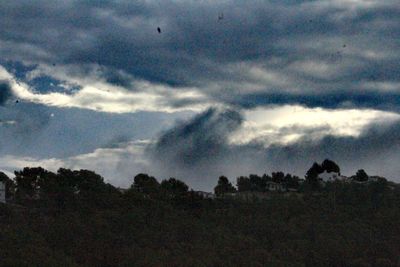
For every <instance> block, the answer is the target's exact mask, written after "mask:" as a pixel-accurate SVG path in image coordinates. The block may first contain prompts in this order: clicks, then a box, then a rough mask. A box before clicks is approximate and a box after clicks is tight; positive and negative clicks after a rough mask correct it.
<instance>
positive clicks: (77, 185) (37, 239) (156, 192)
mask: <svg viewBox="0 0 400 267" xmlns="http://www.w3.org/2000/svg"><path fill="white" fill-rule="evenodd" d="M15 174H16V177H15V179H14V180H13V181H12V180H9V179H8V178H7V177H6V176H5V175H1V179H2V180H3V181H5V182H6V183H7V185H8V187H7V196H8V198H9V200H10V201H9V203H8V204H0V266H29V267H31V266H399V265H398V264H399V263H400V256H399V255H400V224H399V222H400V189H399V188H398V187H397V185H395V184H392V183H389V182H387V181H386V180H384V179H380V180H378V181H376V182H372V183H368V184H359V183H346V182H343V181H334V182H329V183H326V184H325V186H323V187H320V188H318V189H313V187H312V186H309V187H307V186H304V190H300V191H298V192H290V193H278V192H265V194H267V195H268V198H258V197H256V196H255V197H254V198H252V199H250V200H249V199H246V200H243V199H241V198H236V197H233V196H232V195H228V196H227V195H224V194H223V193H222V194H219V195H220V197H218V198H215V199H205V198H202V197H201V196H200V195H198V194H197V193H196V192H194V191H189V190H188V187H187V186H186V185H185V184H184V183H183V182H181V181H179V180H176V179H169V180H164V181H162V182H161V183H159V182H158V181H157V180H156V179H154V178H153V177H150V176H148V175H144V174H140V175H137V176H136V177H135V179H134V183H133V184H132V186H131V187H130V188H129V189H127V190H125V191H123V192H122V190H119V189H118V188H115V187H113V186H112V185H110V184H106V183H104V181H103V178H102V177H101V176H99V175H97V174H95V173H94V172H91V171H85V170H81V171H71V170H67V169H60V170H59V171H58V172H57V173H51V172H48V171H46V170H43V169H41V168H25V169H24V170H22V171H20V172H16V173H15ZM275 176H276V175H275ZM243 179H245V178H243V177H242V178H241V180H240V181H241V182H243V181H245V180H243ZM220 180H221V179H220ZM222 180H224V179H222ZM253 180H254V179H253ZM308 180H310V179H308ZM308 180H306V181H305V183H307V182H308ZM310 181H312V180H310ZM244 184H246V183H244ZM220 185H221V184H220ZM222 186H223V185H222ZM242 186H243V184H242ZM220 188H221V187H220ZM250 188H251V186H250ZM218 190H220V189H217V190H216V191H218ZM222 191H223V192H232V191H233V189H232V188H230V187H228V189H227V190H225V191H224V190H222Z"/></svg>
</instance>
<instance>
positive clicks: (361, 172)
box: [355, 169, 368, 182]
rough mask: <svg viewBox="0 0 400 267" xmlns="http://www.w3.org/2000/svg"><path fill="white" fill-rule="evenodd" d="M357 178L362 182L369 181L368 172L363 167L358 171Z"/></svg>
mask: <svg viewBox="0 0 400 267" xmlns="http://www.w3.org/2000/svg"><path fill="white" fill-rule="evenodd" d="M355 179H356V180H357V181H360V182H365V181H368V174H367V173H366V172H365V171H364V170H363V169H360V170H358V171H357V173H356V176H355Z"/></svg>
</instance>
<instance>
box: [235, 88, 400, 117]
mask: <svg viewBox="0 0 400 267" xmlns="http://www.w3.org/2000/svg"><path fill="white" fill-rule="evenodd" d="M231 104H233V105H236V106H240V107H245V108H254V107H257V106H261V105H271V104H278V105H279V104H282V105H284V104H300V105H304V106H308V107H324V108H329V109H334V108H357V107H358V108H372V109H374V108H375V109H382V110H393V111H397V112H398V111H399V110H400V92H376V91H365V92H362V93H360V92H343V91H342V92H333V93H318V94H312V95H311V94H310V95H290V94H278V93H275V94H248V95H246V96H243V97H242V98H240V99H233V100H232V102H231Z"/></svg>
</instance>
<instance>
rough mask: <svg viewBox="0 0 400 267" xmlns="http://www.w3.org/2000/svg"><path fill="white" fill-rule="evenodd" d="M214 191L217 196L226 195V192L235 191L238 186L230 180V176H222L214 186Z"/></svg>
mask: <svg viewBox="0 0 400 267" xmlns="http://www.w3.org/2000/svg"><path fill="white" fill-rule="evenodd" d="M214 192H215V194H216V195H217V196H221V195H224V194H225V193H235V192H236V188H235V187H234V186H233V185H232V184H231V182H229V180H228V178H226V177H225V176H220V177H219V179H218V184H217V186H216V187H215V188H214Z"/></svg>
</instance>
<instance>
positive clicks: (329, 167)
mask: <svg viewBox="0 0 400 267" xmlns="http://www.w3.org/2000/svg"><path fill="white" fill-rule="evenodd" d="M321 167H322V170H323V171H327V172H337V173H340V168H339V165H337V164H336V163H335V162H334V161H332V160H329V159H325V160H324V161H323V162H322V164H321Z"/></svg>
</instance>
